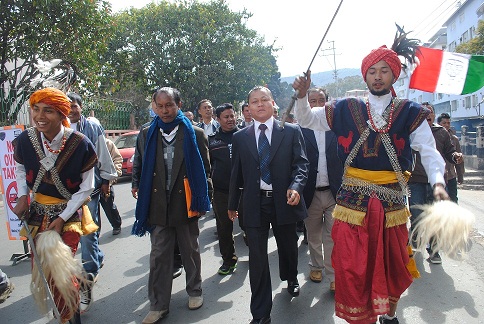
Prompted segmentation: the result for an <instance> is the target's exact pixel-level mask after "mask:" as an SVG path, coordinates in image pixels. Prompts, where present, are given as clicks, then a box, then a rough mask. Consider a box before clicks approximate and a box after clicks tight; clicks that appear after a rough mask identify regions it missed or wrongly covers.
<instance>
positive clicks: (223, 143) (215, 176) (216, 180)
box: [208, 127, 239, 194]
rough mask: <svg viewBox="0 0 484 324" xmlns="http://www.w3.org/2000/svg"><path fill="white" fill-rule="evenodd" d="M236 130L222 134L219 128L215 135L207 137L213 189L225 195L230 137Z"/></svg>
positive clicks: (228, 177) (230, 148) (227, 191)
mask: <svg viewBox="0 0 484 324" xmlns="http://www.w3.org/2000/svg"><path fill="white" fill-rule="evenodd" d="M238 130H239V128H238V127H235V128H234V130H233V131H231V132H224V131H223V130H222V128H220V127H219V129H218V130H217V132H216V133H215V134H213V135H210V136H209V137H208V150H209V153H210V165H211V170H212V171H211V178H212V183H213V189H214V190H217V191H221V192H224V193H227V194H228V193H229V183H230V171H231V169H232V135H234V133H235V132H236V131H238Z"/></svg>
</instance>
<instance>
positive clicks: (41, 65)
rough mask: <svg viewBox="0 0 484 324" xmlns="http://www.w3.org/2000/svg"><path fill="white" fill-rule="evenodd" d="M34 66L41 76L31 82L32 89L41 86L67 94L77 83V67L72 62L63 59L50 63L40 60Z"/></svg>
mask: <svg viewBox="0 0 484 324" xmlns="http://www.w3.org/2000/svg"><path fill="white" fill-rule="evenodd" d="M34 66H35V67H36V68H37V70H38V73H39V75H38V76H37V77H36V78H34V79H32V80H31V81H30V86H31V87H32V88H36V87H37V85H40V86H42V87H53V88H57V89H59V90H62V91H63V92H67V91H68V90H69V88H70V87H71V86H72V85H73V84H74V82H76V81H77V67H76V66H75V65H74V64H72V63H70V62H67V61H64V60H61V59H53V60H50V61H42V60H41V59H38V60H37V64H34Z"/></svg>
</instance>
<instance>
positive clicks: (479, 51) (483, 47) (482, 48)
mask: <svg viewBox="0 0 484 324" xmlns="http://www.w3.org/2000/svg"><path fill="white" fill-rule="evenodd" d="M455 51H456V52H458V53H466V54H475V55H484V20H479V23H478V25H477V31H476V37H474V38H473V39H471V40H470V41H468V42H465V43H461V44H459V45H458V46H457V47H456V48H455Z"/></svg>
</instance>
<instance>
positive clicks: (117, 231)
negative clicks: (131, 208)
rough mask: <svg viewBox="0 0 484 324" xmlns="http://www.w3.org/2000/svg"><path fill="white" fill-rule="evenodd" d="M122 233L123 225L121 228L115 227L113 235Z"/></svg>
mask: <svg viewBox="0 0 484 324" xmlns="http://www.w3.org/2000/svg"><path fill="white" fill-rule="evenodd" d="M120 233H121V227H120V228H113V235H119V234H120Z"/></svg>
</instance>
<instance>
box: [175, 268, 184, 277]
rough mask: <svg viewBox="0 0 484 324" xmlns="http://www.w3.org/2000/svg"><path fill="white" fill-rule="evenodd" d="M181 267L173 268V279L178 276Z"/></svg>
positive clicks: (180, 272)
mask: <svg viewBox="0 0 484 324" xmlns="http://www.w3.org/2000/svg"><path fill="white" fill-rule="evenodd" d="M182 270H183V267H180V268H175V269H174V270H173V279H175V278H178V277H179V276H181V274H182Z"/></svg>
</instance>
